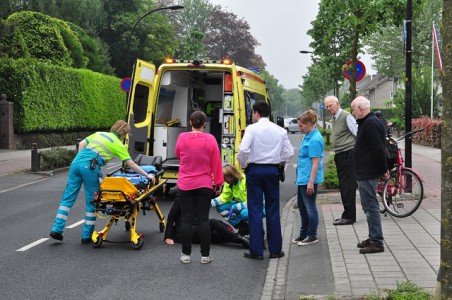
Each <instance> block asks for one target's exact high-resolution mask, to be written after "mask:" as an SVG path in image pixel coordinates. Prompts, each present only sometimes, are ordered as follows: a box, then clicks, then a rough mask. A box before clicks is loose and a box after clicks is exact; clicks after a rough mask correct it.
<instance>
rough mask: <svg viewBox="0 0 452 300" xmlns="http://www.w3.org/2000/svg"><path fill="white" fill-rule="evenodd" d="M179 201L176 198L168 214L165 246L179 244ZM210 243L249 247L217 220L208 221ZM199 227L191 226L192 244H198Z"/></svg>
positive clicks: (246, 241) (230, 229) (232, 230)
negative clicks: (229, 243) (235, 244)
mask: <svg viewBox="0 0 452 300" xmlns="http://www.w3.org/2000/svg"><path fill="white" fill-rule="evenodd" d="M179 201H180V199H178V198H176V199H175V200H174V202H173V206H171V209H170V211H169V213H168V217H167V222H166V227H165V236H164V238H163V241H164V242H165V244H167V245H174V243H175V242H176V243H180V242H181V235H180V224H181V209H180V203H179ZM209 225H210V231H211V239H210V240H211V242H212V243H215V244H223V243H228V242H231V243H237V244H240V245H242V246H243V248H246V249H248V248H249V247H250V244H249V240H248V239H247V238H245V237H244V236H242V235H240V234H238V233H234V228H232V226H231V225H228V224H226V223H223V222H221V221H220V220H217V219H209ZM199 242H200V240H199V226H198V224H197V222H196V221H195V222H194V224H193V235H192V243H194V244H199Z"/></svg>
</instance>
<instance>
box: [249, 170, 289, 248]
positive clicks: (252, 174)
mask: <svg viewBox="0 0 452 300" xmlns="http://www.w3.org/2000/svg"><path fill="white" fill-rule="evenodd" d="M246 189H247V194H248V223H249V227H250V252H251V253H252V254H255V255H260V256H263V255H264V247H263V246H264V228H263V221H262V209H263V206H264V199H265V212H266V225H267V242H268V250H269V252H270V254H279V253H280V252H281V248H282V234H281V219H280V215H279V172H278V168H277V167H275V166H266V165H252V166H250V168H249V170H248V172H247V173H246ZM262 195H264V198H263V197H262Z"/></svg>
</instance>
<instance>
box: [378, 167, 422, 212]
mask: <svg viewBox="0 0 452 300" xmlns="http://www.w3.org/2000/svg"><path fill="white" fill-rule="evenodd" d="M423 197H424V185H423V184H422V180H421V179H420V178H419V176H417V175H416V174H415V173H414V172H412V171H410V170H407V169H403V170H402V175H401V176H399V174H398V172H397V171H395V172H392V173H391V176H390V177H389V178H388V179H387V180H386V182H385V184H384V187H383V197H382V198H383V199H384V200H386V201H383V204H384V206H385V208H386V210H387V212H388V213H389V214H391V215H393V216H394V217H398V218H404V217H408V216H410V215H411V214H413V213H414V212H415V211H416V210H417V209H418V208H419V205H421V202H422V198H423Z"/></svg>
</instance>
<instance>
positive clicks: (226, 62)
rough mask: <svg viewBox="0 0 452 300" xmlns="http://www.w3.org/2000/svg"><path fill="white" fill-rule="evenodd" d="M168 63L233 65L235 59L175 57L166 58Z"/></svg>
mask: <svg viewBox="0 0 452 300" xmlns="http://www.w3.org/2000/svg"><path fill="white" fill-rule="evenodd" d="M165 63H166V64H175V63H187V64H192V65H194V66H201V65H203V64H223V65H232V63H233V61H232V60H230V59H221V60H211V59H195V60H189V59H175V58H166V59H165Z"/></svg>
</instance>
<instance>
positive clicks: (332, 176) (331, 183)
mask: <svg viewBox="0 0 452 300" xmlns="http://www.w3.org/2000/svg"><path fill="white" fill-rule="evenodd" d="M324 176H325V179H324V181H323V186H324V187H326V188H329V189H337V188H339V177H338V176H337V171H336V164H335V163H334V154H332V155H330V157H329V159H328V162H327V164H326V168H325V171H324Z"/></svg>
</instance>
